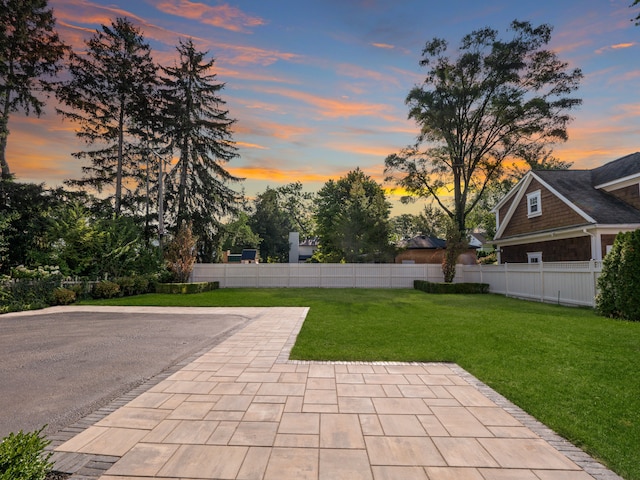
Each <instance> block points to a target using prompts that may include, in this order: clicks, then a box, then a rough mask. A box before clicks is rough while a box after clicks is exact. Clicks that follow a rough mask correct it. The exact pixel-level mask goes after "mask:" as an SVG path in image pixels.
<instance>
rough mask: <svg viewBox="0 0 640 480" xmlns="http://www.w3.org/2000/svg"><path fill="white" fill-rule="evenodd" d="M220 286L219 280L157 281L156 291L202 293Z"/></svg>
mask: <svg viewBox="0 0 640 480" xmlns="http://www.w3.org/2000/svg"><path fill="white" fill-rule="evenodd" d="M218 288H220V282H197V283H158V284H157V285H156V293H202V292H210V291H211V290H217V289H218Z"/></svg>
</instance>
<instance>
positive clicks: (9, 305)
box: [0, 275, 158, 313]
mask: <svg viewBox="0 0 640 480" xmlns="http://www.w3.org/2000/svg"><path fill="white" fill-rule="evenodd" d="M157 283H158V278H157V276H156V275H136V276H131V277H120V278H115V279H113V280H100V281H89V280H81V281H73V282H72V281H65V280H63V279H62V278H61V277H60V276H59V275H53V276H47V277H44V278H14V279H10V280H5V281H4V282H3V283H2V284H0V313H6V312H17V311H21V310H35V309H39V308H45V307H48V306H51V305H69V304H71V303H74V302H75V301H77V300H86V299H92V298H95V299H102V298H114V297H124V296H129V295H139V294H142V293H149V292H153V291H155V286H156V284H157Z"/></svg>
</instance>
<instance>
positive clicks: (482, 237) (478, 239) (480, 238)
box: [469, 232, 487, 247]
mask: <svg viewBox="0 0 640 480" xmlns="http://www.w3.org/2000/svg"><path fill="white" fill-rule="evenodd" d="M474 239H475V241H474ZM469 243H470V244H475V245H476V246H478V247H481V246H482V245H484V244H485V243H487V236H486V234H484V233H482V232H470V233H469Z"/></svg>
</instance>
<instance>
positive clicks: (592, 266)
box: [589, 258, 598, 308]
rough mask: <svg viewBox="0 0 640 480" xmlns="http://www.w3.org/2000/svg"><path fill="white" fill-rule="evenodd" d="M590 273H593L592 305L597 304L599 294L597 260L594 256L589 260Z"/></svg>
mask: <svg viewBox="0 0 640 480" xmlns="http://www.w3.org/2000/svg"><path fill="white" fill-rule="evenodd" d="M589 274H590V275H591V288H592V289H593V291H592V293H593V295H592V296H591V306H592V307H594V308H595V306H596V295H597V294H598V278H597V277H596V261H595V260H594V259H593V258H592V259H591V260H589Z"/></svg>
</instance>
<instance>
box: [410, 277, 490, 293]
mask: <svg viewBox="0 0 640 480" xmlns="http://www.w3.org/2000/svg"><path fill="white" fill-rule="evenodd" d="M489 287H490V285H489V284H488V283H435V282H427V281H426V280H414V281H413V288H415V289H416V290H422V291H423V292H427V293H489Z"/></svg>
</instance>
